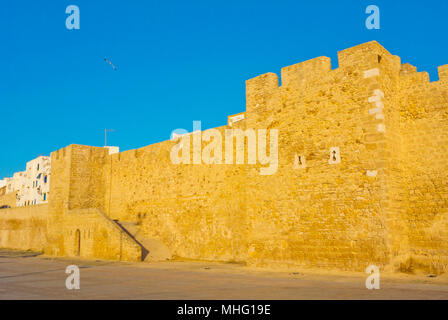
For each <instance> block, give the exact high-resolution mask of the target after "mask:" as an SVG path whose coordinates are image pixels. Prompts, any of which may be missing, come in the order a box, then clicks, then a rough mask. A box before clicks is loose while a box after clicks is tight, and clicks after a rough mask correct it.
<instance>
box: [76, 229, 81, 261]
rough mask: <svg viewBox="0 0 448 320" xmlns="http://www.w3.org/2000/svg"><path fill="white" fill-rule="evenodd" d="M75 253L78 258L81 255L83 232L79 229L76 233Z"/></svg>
mask: <svg viewBox="0 0 448 320" xmlns="http://www.w3.org/2000/svg"><path fill="white" fill-rule="evenodd" d="M75 252H76V256H77V257H79V256H80V255H81V231H79V229H77V230H76V232H75Z"/></svg>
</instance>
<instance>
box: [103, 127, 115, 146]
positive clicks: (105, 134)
mask: <svg viewBox="0 0 448 320" xmlns="http://www.w3.org/2000/svg"><path fill="white" fill-rule="evenodd" d="M114 131H115V130H114V129H104V146H105V147H107V133H108V132H114Z"/></svg>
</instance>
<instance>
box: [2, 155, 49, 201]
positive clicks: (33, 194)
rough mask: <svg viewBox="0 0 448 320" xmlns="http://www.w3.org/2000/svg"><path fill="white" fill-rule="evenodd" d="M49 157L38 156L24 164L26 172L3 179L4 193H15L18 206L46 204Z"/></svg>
mask: <svg viewBox="0 0 448 320" xmlns="http://www.w3.org/2000/svg"><path fill="white" fill-rule="evenodd" d="M50 171H51V163H50V157H44V156H39V157H37V158H36V159H34V160H31V161H29V162H28V163H27V164H26V171H23V172H16V173H14V175H13V177H12V178H5V181H6V193H7V194H8V193H11V192H17V203H16V205H17V206H18V207H19V206H30V205H35V204H41V203H47V202H48V198H49V193H50Z"/></svg>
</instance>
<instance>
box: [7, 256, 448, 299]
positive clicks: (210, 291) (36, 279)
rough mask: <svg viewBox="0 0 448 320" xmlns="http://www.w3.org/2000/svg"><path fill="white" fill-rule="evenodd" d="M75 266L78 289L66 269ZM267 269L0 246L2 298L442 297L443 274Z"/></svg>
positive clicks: (446, 295) (447, 288) (447, 286)
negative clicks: (374, 280) (370, 278)
mask: <svg viewBox="0 0 448 320" xmlns="http://www.w3.org/2000/svg"><path fill="white" fill-rule="evenodd" d="M71 264H75V265H78V266H79V268H80V274H81V277H80V279H81V288H80V290H67V289H66V287H65V281H66V278H67V277H68V275H67V274H66V273H65V269H66V267H67V266H68V265H71ZM366 276H367V275H364V274H361V273H353V274H348V273H343V274H342V273H341V274H316V273H314V272H309V273H308V272H303V271H301V272H299V273H291V272H268V271H262V270H254V269H249V268H247V267H244V266H241V265H236V264H218V263H204V262H164V263H154V264H148V263H120V262H105V261H85V260H84V261H83V260H68V259H53V258H48V257H43V256H36V255H33V254H30V253H20V252H6V251H3V250H0V299H448V279H447V278H446V277H445V278H443V277H437V278H428V277H426V276H409V275H398V276H396V275H394V276H390V277H388V276H383V275H382V277H381V289H380V290H367V289H366V287H365V279H366Z"/></svg>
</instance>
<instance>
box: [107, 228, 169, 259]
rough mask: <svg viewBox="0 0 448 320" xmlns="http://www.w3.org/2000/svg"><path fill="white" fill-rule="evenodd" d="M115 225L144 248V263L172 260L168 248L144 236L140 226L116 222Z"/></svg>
mask: <svg viewBox="0 0 448 320" xmlns="http://www.w3.org/2000/svg"><path fill="white" fill-rule="evenodd" d="M114 221H115V223H116V224H117V225H118V226H119V227H120V228H121V229H123V231H124V232H126V233H127V234H128V235H129V236H131V237H132V238H133V239H134V240H135V241H136V242H137V243H138V244H139V245H140V246H141V247H142V261H144V262H151V261H165V260H170V259H171V258H172V255H171V252H170V250H169V249H168V247H167V246H166V245H165V244H163V243H162V242H160V241H159V240H156V239H150V238H147V237H145V236H144V235H143V233H142V232H141V230H140V227H139V225H138V224H137V223H136V222H133V221H119V220H114Z"/></svg>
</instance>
